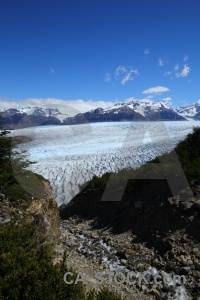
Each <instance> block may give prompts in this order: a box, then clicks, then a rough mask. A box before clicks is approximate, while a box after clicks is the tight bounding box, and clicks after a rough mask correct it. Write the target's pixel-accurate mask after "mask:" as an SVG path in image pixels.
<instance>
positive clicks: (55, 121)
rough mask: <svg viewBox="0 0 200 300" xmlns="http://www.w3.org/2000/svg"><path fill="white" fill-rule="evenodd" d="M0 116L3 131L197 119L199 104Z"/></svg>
mask: <svg viewBox="0 0 200 300" xmlns="http://www.w3.org/2000/svg"><path fill="white" fill-rule="evenodd" d="M51 106H52V105H51ZM0 117H1V123H2V124H3V126H4V128H6V129H16V128H24V127H32V126H40V125H75V124H84V123H94V122H120V121H161V120H162V121H185V120H200V103H198V102H197V103H194V104H192V105H189V106H185V107H180V108H177V109H173V108H171V107H170V106H169V105H168V104H166V103H164V102H162V101H158V102H153V101H152V100H132V101H129V102H118V103H115V104H114V105H113V106H111V107H108V108H101V107H98V108H96V109H92V110H90V111H87V112H83V113H78V114H76V115H74V116H71V114H70V113H69V114H68V113H67V109H66V107H65V108H64V109H62V108H59V109H58V108H57V107H56V104H55V107H54V108H52V107H51V108H49V107H46V106H45V107H30V106H29V107H26V108H25V107H24V108H18V109H17V108H8V109H0Z"/></svg>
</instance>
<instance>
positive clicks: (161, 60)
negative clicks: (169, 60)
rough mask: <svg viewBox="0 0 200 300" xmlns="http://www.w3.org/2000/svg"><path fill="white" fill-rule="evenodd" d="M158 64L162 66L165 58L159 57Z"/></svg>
mask: <svg viewBox="0 0 200 300" xmlns="http://www.w3.org/2000/svg"><path fill="white" fill-rule="evenodd" d="M158 65H159V66H160V67H162V66H164V60H163V59H162V58H159V60H158Z"/></svg>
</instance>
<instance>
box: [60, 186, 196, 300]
mask: <svg viewBox="0 0 200 300" xmlns="http://www.w3.org/2000/svg"><path fill="white" fill-rule="evenodd" d="M156 186H157V188H158V191H157V192H156V193H155V187H156ZM153 191H154V192H153ZM162 191H163V192H162ZM102 192H103V191H101V190H90V191H83V192H82V193H80V194H79V195H78V196H76V197H75V199H74V200H73V201H72V202H71V203H70V204H68V205H67V206H66V207H64V206H63V207H60V214H61V217H62V219H63V220H62V223H61V225H62V226H61V227H62V232H63V233H62V236H61V239H60V242H59V243H60V247H61V248H62V247H63V245H64V247H65V248H66V249H68V251H69V253H76V255H77V256H78V255H82V256H84V257H85V259H86V260H87V261H88V265H90V266H91V265H92V266H93V268H94V269H95V270H104V271H114V272H117V271H120V272H124V274H127V272H128V271H134V272H135V273H138V272H145V271H146V272H147V273H148V275H149V278H150V279H152V278H153V276H155V275H156V274H159V275H160V276H161V277H164V276H165V275H166V274H168V275H169V274H170V276H171V278H173V276H174V275H180V276H183V275H184V276H185V278H186V281H187V282H186V283H185V284H174V285H173V284H166V283H165V284H163V285H162V286H160V285H159V284H150V283H149V284H145V283H143V284H138V283H136V284H135V285H134V287H133V286H131V287H130V286H129V285H128V284H123V285H121V286H120V288H121V291H123V293H124V294H125V295H126V296H129V297H130V298H129V299H134V298H131V297H133V296H131V293H133V292H134V293H135V292H136V291H140V292H142V293H144V294H145V295H146V296H147V297H148V298H147V299H151V297H153V299H184V300H185V299H198V297H200V237H199V231H200V222H199V219H200V182H194V185H193V192H194V195H195V197H193V198H188V199H187V201H185V200H183V199H185V195H186V194H187V191H182V193H180V194H179V195H177V197H175V198H173V197H170V191H169V188H168V186H167V184H166V183H165V182H164V181H161V182H159V183H158V182H156V181H152V182H151V183H150V184H148V185H146V184H144V187H143V188H141V189H140V191H138V192H137V193H131V192H130V191H128V190H126V194H125V196H124V198H123V200H122V201H121V202H117V203H116V202H106V203H105V202H102V201H101V197H102ZM153 194H154V198H157V200H158V198H159V201H156V199H155V201H150V199H152V196H153ZM144 195H146V198H145V197H144ZM73 257H75V256H73ZM74 259H75V258H74ZM79 263H80V264H81V265H83V267H84V265H85V263H83V262H80V261H79ZM84 269H86V268H84ZM85 272H86V271H85ZM86 273H87V272H86ZM147 277H148V276H147ZM93 283H94V282H93ZM138 299H139V298H138ZM144 299H145V298H144Z"/></svg>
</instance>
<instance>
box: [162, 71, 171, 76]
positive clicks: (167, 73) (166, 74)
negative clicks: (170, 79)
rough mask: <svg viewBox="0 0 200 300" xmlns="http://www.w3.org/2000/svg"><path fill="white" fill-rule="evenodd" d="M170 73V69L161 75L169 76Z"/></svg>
mask: <svg viewBox="0 0 200 300" xmlns="http://www.w3.org/2000/svg"><path fill="white" fill-rule="evenodd" d="M171 74H172V72H171V71H168V72H165V73H164V74H163V75H164V76H170V75H171Z"/></svg>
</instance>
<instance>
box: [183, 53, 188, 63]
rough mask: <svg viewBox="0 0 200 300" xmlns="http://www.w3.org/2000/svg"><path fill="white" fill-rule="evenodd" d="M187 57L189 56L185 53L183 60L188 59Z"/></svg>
mask: <svg viewBox="0 0 200 300" xmlns="http://www.w3.org/2000/svg"><path fill="white" fill-rule="evenodd" d="M188 58H189V57H188V55H187V54H184V57H183V61H184V62H186V61H188Z"/></svg>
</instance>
